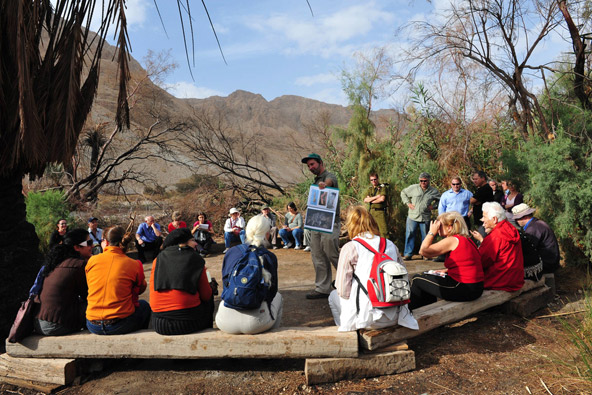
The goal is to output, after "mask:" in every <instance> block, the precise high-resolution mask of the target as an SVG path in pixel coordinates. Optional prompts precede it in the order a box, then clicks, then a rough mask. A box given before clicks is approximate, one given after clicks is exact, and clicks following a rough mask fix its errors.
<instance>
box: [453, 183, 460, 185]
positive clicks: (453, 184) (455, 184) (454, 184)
mask: <svg viewBox="0 0 592 395" xmlns="http://www.w3.org/2000/svg"><path fill="white" fill-rule="evenodd" d="M452 185H461V184H455V183H452Z"/></svg>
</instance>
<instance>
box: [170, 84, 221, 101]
mask: <svg viewBox="0 0 592 395" xmlns="http://www.w3.org/2000/svg"><path fill="white" fill-rule="evenodd" d="M165 88H166V90H167V92H169V93H170V94H171V95H173V96H175V97H178V98H179V99H205V98H207V97H210V96H226V95H225V94H224V93H222V92H220V91H217V90H215V89H211V88H207V87H205V86H195V85H194V84H192V83H191V82H186V81H181V82H177V83H174V84H171V85H167V86H166V87H165Z"/></svg>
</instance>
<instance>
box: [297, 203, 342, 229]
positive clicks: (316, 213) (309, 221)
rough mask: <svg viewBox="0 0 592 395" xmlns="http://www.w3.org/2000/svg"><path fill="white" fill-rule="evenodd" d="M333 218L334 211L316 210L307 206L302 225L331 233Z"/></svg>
mask: <svg viewBox="0 0 592 395" xmlns="http://www.w3.org/2000/svg"><path fill="white" fill-rule="evenodd" d="M334 218H335V212H332V211H325V210H318V209H314V208H311V207H309V208H308V209H307V210H306V220H305V221H304V227H305V228H307V229H310V230H316V231H319V232H327V233H331V232H333V222H334Z"/></svg>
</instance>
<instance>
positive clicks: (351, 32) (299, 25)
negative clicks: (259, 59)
mask: <svg viewBox="0 0 592 395" xmlns="http://www.w3.org/2000/svg"><path fill="white" fill-rule="evenodd" d="M394 20H395V15H394V13H391V12H387V11H383V10H382V9H381V7H380V6H379V5H378V4H377V3H376V2H369V3H367V4H364V5H355V6H351V7H348V8H345V9H343V10H338V11H337V12H335V13H333V14H331V15H328V16H326V17H315V18H314V19H310V18H309V19H305V20H300V21H298V20H294V18H293V17H292V16H290V15H275V16H271V17H268V18H265V19H263V18H260V19H257V18H255V19H252V18H251V19H250V20H249V21H247V22H245V23H246V24H247V26H248V27H250V28H251V29H253V30H256V31H259V32H262V33H265V34H266V35H268V36H270V37H273V42H271V44H274V45H275V46H277V47H280V48H281V50H282V51H283V52H285V53H299V54H301V53H307V54H317V55H321V56H323V57H330V56H332V55H335V54H338V55H345V56H349V55H351V53H352V52H353V51H354V48H355V46H354V44H351V41H353V40H355V39H356V38H359V37H362V36H364V35H367V34H369V33H370V32H371V31H372V30H373V29H374V28H376V27H377V26H384V25H389V24H392V23H393V21H394Z"/></svg>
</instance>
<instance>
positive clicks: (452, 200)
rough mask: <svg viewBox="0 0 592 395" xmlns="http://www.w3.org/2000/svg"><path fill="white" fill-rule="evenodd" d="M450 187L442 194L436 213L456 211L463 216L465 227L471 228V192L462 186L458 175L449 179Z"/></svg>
mask: <svg viewBox="0 0 592 395" xmlns="http://www.w3.org/2000/svg"><path fill="white" fill-rule="evenodd" d="M450 186H451V188H450V189H449V190H447V191H446V192H444V193H443V194H442V197H441V198H440V204H439V205H438V215H441V214H444V213H448V212H450V211H457V212H459V213H460V215H462V216H463V218H464V219H465V222H466V224H467V228H468V229H471V222H470V221H469V206H470V204H471V198H472V197H473V193H472V192H469V191H467V190H466V189H463V188H462V181H461V179H460V177H454V178H453V179H452V180H451V181H450Z"/></svg>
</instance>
